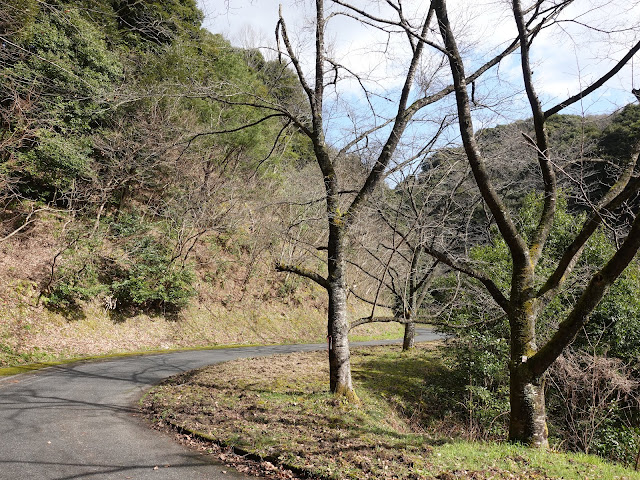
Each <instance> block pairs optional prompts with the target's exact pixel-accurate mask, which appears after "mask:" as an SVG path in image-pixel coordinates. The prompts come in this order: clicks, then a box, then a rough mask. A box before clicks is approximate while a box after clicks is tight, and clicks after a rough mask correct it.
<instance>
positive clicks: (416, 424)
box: [143, 345, 640, 480]
mask: <svg viewBox="0 0 640 480" xmlns="http://www.w3.org/2000/svg"><path fill="white" fill-rule="evenodd" d="M397 350H398V348H397V347H374V348H366V349H356V350H355V351H354V352H353V357H352V361H353V367H354V379H355V381H356V385H357V391H358V394H359V396H360V399H361V404H359V405H352V404H347V403H344V402H342V401H340V400H339V399H337V398H336V397H334V396H333V395H331V394H329V393H328V391H327V387H326V378H327V376H328V369H327V365H326V363H327V362H326V352H317V353H311V354H309V353H297V354H291V355H282V356H275V357H269V358H266V359H265V358H254V359H243V360H237V361H234V362H229V363H225V364H219V365H214V366H211V367H208V368H204V369H201V370H196V371H192V372H187V373H184V374H182V375H179V376H176V377H173V378H171V379H169V380H167V381H166V382H164V384H163V385H161V386H159V387H156V388H154V389H152V391H151V392H149V393H148V394H147V395H146V396H145V398H144V399H143V406H144V409H145V410H146V412H147V413H148V414H149V416H150V417H151V418H153V420H154V423H155V425H156V426H157V427H158V428H173V429H174V430H175V429H177V430H179V431H180V432H182V434H181V437H182V439H183V440H185V441H187V443H191V444H195V445H197V446H199V448H200V449H201V450H204V451H209V452H210V453H212V454H215V455H216V456H218V457H219V458H220V459H222V460H223V461H225V462H228V463H229V464H231V465H235V466H240V469H241V470H242V471H247V472H254V473H256V474H264V473H265V468H266V471H267V472H274V471H275V470H277V471H279V472H280V473H279V474H278V475H279V478H292V477H293V476H294V474H293V473H291V471H292V470H293V471H294V472H297V473H298V474H299V475H301V474H305V475H310V476H311V477H313V478H322V479H324V478H336V479H338V478H339V479H344V478H358V479H368V478H389V479H391V478H393V479H431V478H437V479H442V480H445V479H456V478H472V479H485V480H486V479H511V478H518V479H555V478H565V479H574V478H575V479H578V478H579V479H585V478H599V479H605V478H611V479H613V478H618V479H622V478H628V479H636V478H640V475H639V474H637V473H634V472H631V471H628V470H625V469H623V468H621V467H616V466H612V465H610V464H606V463H604V462H603V461H602V460H599V459H597V458H596V457H587V456H580V455H571V456H566V455H562V454H556V453H549V452H543V451H535V450H530V449H526V448H523V447H518V446H513V445H498V444H493V443H485V444H479V443H466V442H464V441H462V437H463V436H464V433H465V432H464V429H465V426H464V424H463V423H460V422H459V421H457V420H456V419H455V418H454V416H452V415H451V414H450V413H447V412H448V411H449V410H450V407H451V406H452V404H454V403H455V402H462V401H464V399H463V398H462V397H460V398H458V397H457V396H456V395H457V393H456V390H455V389H451V388H449V387H450V386H449V385H446V382H447V380H449V381H451V380H450V379H451V378H452V375H451V373H452V372H450V371H448V370H447V368H446V367H445V366H444V365H443V364H442V362H441V360H440V357H439V354H438V351H437V349H436V348H434V345H422V346H421V347H420V348H418V349H416V350H414V351H413V352H405V353H401V352H399V351H397ZM430 387H436V388H430ZM438 387H445V389H447V391H449V392H450V393H449V394H448V395H442V394H440V395H438V393H437V392H438V391H440V392H442V391H444V390H439V389H438ZM231 447H232V448H231ZM233 449H235V451H236V453H240V454H242V455H247V456H248V457H250V458H253V459H256V460H257V461H255V462H249V463H247V462H246V461H241V459H240V457H238V456H237V455H234V454H233V453H232V451H233ZM274 464H275V465H279V466H280V469H275V467H274ZM273 475H274V476H275V477H278V475H276V474H275V473H274V474H273Z"/></svg>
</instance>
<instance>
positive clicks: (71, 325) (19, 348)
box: [0, 217, 400, 366]
mask: <svg viewBox="0 0 640 480" xmlns="http://www.w3.org/2000/svg"><path fill="white" fill-rule="evenodd" d="M61 221H62V220H61V219H60V218H57V217H51V218H48V219H47V218H41V220H40V221H38V222H36V223H34V224H33V228H31V229H26V230H25V231H22V232H20V233H19V234H17V235H15V236H13V237H12V238H10V239H8V240H7V241H4V242H0V366H8V365H18V364H24V363H29V362H34V361H49V360H54V359H60V358H70V357H76V356H86V355H102V354H108V353H116V352H132V351H144V350H150V349H167V348H185V347H197V346H213V345H231V344H268V343H300V342H324V339H325V337H326V306H325V303H326V300H325V294H324V292H323V291H322V290H321V289H319V288H314V287H313V286H311V285H309V283H308V282H305V281H303V280H300V279H297V278H293V277H285V276H284V275H281V274H277V273H275V272H274V271H273V267H272V263H271V259H270V258H269V256H268V255H267V254H264V253H263V254H261V255H260V256H255V255H252V253H251V248H250V245H247V243H246V236H242V235H237V236H226V237H223V238H210V239H205V240H203V241H202V242H201V243H199V244H198V245H197V248H196V249H195V252H194V255H193V257H194V263H195V266H196V268H195V271H196V275H197V280H196V285H195V288H196V290H197V292H198V295H197V296H196V297H194V298H193V299H192V300H191V303H190V305H189V306H188V307H187V308H186V309H184V310H182V311H181V312H179V313H178V314H177V315H173V316H163V315H157V316H153V315H150V314H135V315H126V312H124V313H123V312H118V311H109V310H107V309H105V305H104V299H102V298H96V299H94V300H93V301H90V302H85V303H82V304H81V307H82V308H81V309H79V310H77V311H53V310H50V309H47V308H46V307H45V306H44V304H43V301H42V299H41V298H39V295H40V291H41V289H42V286H43V285H44V284H46V282H47V279H48V278H49V275H50V273H49V272H50V271H51V263H52V260H53V258H54V257H55V255H56V253H57V251H59V248H60V246H59V242H58V239H57V238H56V234H55V233H54V232H56V231H58V229H59V226H60V225H59V223H60V222H61ZM356 309H357V307H356ZM359 313H360V312H358V311H357V310H354V311H352V315H353V316H356V315H358V314H359ZM399 332H400V329H399V327H398V326H395V325H391V326H390V325H373V326H363V327H359V328H358V330H357V334H358V335H359V336H360V337H371V336H374V337H388V336H394V335H395V336H396V337H397V336H399V335H400V333H399Z"/></svg>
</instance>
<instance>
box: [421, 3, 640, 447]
mask: <svg viewBox="0 0 640 480" xmlns="http://www.w3.org/2000/svg"><path fill="white" fill-rule="evenodd" d="M433 4H434V5H435V12H436V16H437V19H438V23H439V28H440V33H441V36H442V39H443V43H444V46H445V49H446V53H447V56H448V60H449V66H450V70H451V74H452V77H453V82H454V85H455V95H456V104H457V110H458V123H459V130H460V133H461V137H462V142H463V145H464V149H465V153H466V157H467V160H468V162H469V165H470V167H471V169H472V172H473V175H474V178H475V181H476V184H477V186H478V188H479V190H480V193H481V195H482V197H483V200H484V201H485V203H486V205H487V207H488V208H489V210H490V211H491V214H492V216H493V220H494V221H495V223H496V225H497V227H498V230H499V232H500V235H501V236H502V238H503V239H504V240H505V243H506V245H507V247H508V248H509V252H510V255H511V261H512V276H511V285H510V287H511V288H510V292H509V293H508V294H504V293H503V292H502V291H501V290H500V289H499V288H498V287H497V285H496V283H494V281H493V280H492V279H491V278H489V277H488V276H487V275H486V274H484V273H483V272H480V271H477V270H475V269H474V268H473V266H471V265H470V264H469V263H465V262H464V261H461V260H458V259H454V258H452V257H451V256H450V255H448V254H447V252H443V251H436V250H431V251H430V252H429V253H431V254H432V255H434V256H435V257H436V258H438V259H440V260H441V261H443V262H444V263H446V264H447V265H449V266H450V267H452V268H454V269H456V270H458V271H460V272H463V273H465V274H467V275H470V276H472V277H474V278H476V279H477V280H479V281H480V282H481V283H482V284H483V285H484V286H485V287H486V289H487V290H488V291H489V293H490V294H491V296H492V297H493V299H494V300H495V301H496V303H497V304H498V305H499V306H500V307H501V308H502V309H503V310H504V312H505V313H506V315H507V317H508V319H509V326H510V339H511V345H510V349H511V353H510V365H509V371H510V407H511V416H510V423H509V439H510V440H511V441H514V442H519V443H524V444H527V445H531V446H537V447H546V446H548V440H547V435H548V433H547V425H546V415H545V399H544V376H545V372H546V371H547V369H548V368H549V366H550V365H551V364H552V363H553V362H554V361H555V360H556V359H557V358H558V356H559V355H560V354H561V353H562V351H563V350H564V349H565V348H566V347H567V346H568V345H569V344H570V343H571V342H572V341H573V340H574V338H575V336H576V335H577V333H578V331H579V330H580V328H582V326H583V325H584V323H585V322H586V321H587V319H588V317H589V314H590V313H591V312H592V311H593V309H594V308H595V307H596V306H597V305H598V303H599V301H600V300H601V299H602V297H603V296H604V294H605V292H606V290H607V288H608V287H609V286H610V285H611V284H612V283H613V282H614V281H615V280H616V278H618V276H619V275H620V274H621V273H622V271H623V270H624V269H625V268H626V267H627V266H628V264H629V262H631V260H632V259H633V256H634V255H635V254H636V253H637V252H638V248H639V247H640V214H639V213H640V212H638V208H637V205H636V206H635V207H633V206H629V208H631V209H632V210H633V211H634V215H635V220H634V221H633V224H632V225H631V228H630V229H629V232H628V235H627V237H626V239H625V240H624V242H623V243H622V245H620V246H619V248H618V250H617V252H616V253H615V254H614V255H613V256H612V257H611V258H610V259H609V261H608V262H607V263H606V265H604V267H603V268H602V269H601V270H600V271H599V272H597V273H595V274H594V275H593V276H592V277H591V279H590V281H589V284H588V286H587V287H586V289H585V290H584V292H583V294H582V295H581V297H580V298H579V299H578V300H577V301H576V302H575V304H574V305H573V308H572V310H571V312H570V313H569V315H568V316H567V317H566V318H565V319H564V320H563V321H562V322H561V323H560V325H559V327H558V328H557V330H556V331H555V332H554V333H553V335H552V336H551V339H550V340H548V341H547V342H546V343H545V344H544V345H542V346H541V347H540V348H538V346H537V342H536V321H537V315H538V312H539V311H540V309H541V308H544V306H545V305H546V304H547V302H549V301H550V300H551V299H552V298H553V297H554V296H555V295H556V294H557V293H558V291H559V289H560V288H561V286H562V285H563V284H564V282H565V280H566V279H567V277H568V276H569V274H570V273H571V271H572V269H573V267H574V266H575V264H576V262H577V261H578V259H579V257H580V255H581V254H582V251H583V249H584V246H585V244H586V242H587V240H588V239H589V238H590V237H591V236H592V235H593V233H594V232H595V231H596V230H597V228H598V227H599V226H600V225H602V222H603V221H604V220H603V219H604V218H607V216H610V215H611V214H612V213H613V212H614V210H615V209H617V208H619V207H620V206H621V205H623V204H624V203H625V201H626V200H628V199H630V198H631V197H633V196H634V195H635V194H637V192H638V191H639V188H640V179H639V178H638V177H634V176H633V172H634V169H635V168H636V164H637V163H638V155H639V154H640V141H639V142H638V143H637V144H636V148H635V150H634V152H633V154H632V155H631V157H630V158H628V159H626V160H625V159H621V164H623V165H624V168H623V171H622V172H621V174H620V176H619V179H618V181H617V183H616V184H615V185H613V186H612V187H611V189H610V190H609V192H608V193H607V194H606V195H604V197H603V198H602V199H601V201H600V202H599V203H598V205H595V206H594V207H593V210H592V213H591V215H590V216H589V217H588V219H587V220H586V221H585V223H584V224H583V226H582V229H581V230H580V232H578V234H577V235H576V236H575V239H574V241H573V242H572V243H571V245H569V247H567V249H566V250H565V252H564V253H563V254H562V256H561V258H560V259H559V260H558V262H557V266H556V268H555V270H554V272H553V273H552V274H551V275H550V276H549V277H548V279H547V280H546V282H545V283H544V284H543V286H542V287H541V288H537V287H536V282H535V276H536V267H537V264H538V261H539V260H540V257H541V254H542V250H543V248H544V246H545V243H546V241H547V238H548V236H549V233H550V231H551V227H552V224H553V219H554V216H555V212H556V201H557V186H556V174H555V170H554V165H553V163H552V162H551V159H550V157H551V152H550V149H549V145H548V139H547V132H546V128H545V122H546V120H547V118H548V117H549V116H551V115H553V114H556V113H558V112H560V111H562V109H564V108H565V107H567V106H568V105H571V104H572V103H574V102H576V101H578V100H579V99H581V98H582V97H583V96H584V95H586V94H588V93H590V92H592V91H594V90H595V89H597V88H599V87H600V86H602V84H603V83H604V82H605V81H606V80H607V79H609V78H611V77H612V76H613V75H614V74H615V73H617V72H618V71H619V70H620V69H621V68H622V66H623V65H624V64H625V63H626V62H628V61H629V59H630V58H632V56H633V55H634V54H635V52H637V51H638V50H640V42H639V43H636V44H635V45H634V46H633V47H632V48H631V49H630V50H629V53H628V54H627V55H625V57H624V58H623V59H622V60H621V61H620V62H618V63H617V64H616V65H615V66H614V68H612V69H611V70H610V71H609V72H607V73H605V74H604V75H602V77H601V78H599V79H598V80H596V81H595V82H594V83H593V84H592V85H590V86H589V87H587V88H585V89H584V90H583V91H582V92H581V93H580V94H578V95H574V96H572V97H570V98H569V99H567V100H565V101H563V102H561V103H559V104H558V105H556V106H555V107H553V108H551V109H549V110H547V111H546V112H545V111H543V110H542V107H541V104H540V102H539V100H538V97H537V94H536V91H535V88H534V83H533V76H532V72H531V67H530V65H529V50H530V47H531V44H532V42H533V40H534V39H535V37H536V36H537V34H538V32H539V31H540V30H541V29H542V28H545V27H547V26H548V25H549V23H550V22H552V21H554V19H555V17H556V16H557V15H559V14H560V13H561V12H562V10H563V9H564V8H565V7H566V5H567V3H563V4H559V5H557V6H556V7H552V8H551V10H553V11H545V13H544V15H540V12H539V11H538V10H529V11H528V12H527V15H528V18H525V13H523V11H522V9H521V6H520V1H519V0H513V1H512V8H513V14H514V18H515V22H516V25H517V27H518V37H517V41H518V43H519V46H520V59H521V74H522V80H523V83H524V85H525V90H526V93H527V98H528V100H529V105H530V108H531V113H532V116H533V123H534V130H535V138H530V137H526V138H527V141H528V142H529V143H530V144H531V146H532V147H533V148H534V151H535V155H536V157H537V163H538V166H539V168H540V172H541V174H542V180H543V183H544V197H543V198H544V203H543V208H542V212H541V213H540V217H539V220H538V225H537V228H536V229H535V231H534V233H533V235H532V236H531V238H530V239H529V240H528V241H525V239H524V237H523V235H522V234H521V233H520V232H519V230H518V228H517V225H516V224H515V222H514V219H513V217H512V216H511V215H510V213H509V211H508V209H507V208H506V206H505V204H504V203H503V201H502V199H501V198H500V196H499V195H498V193H497V191H496V189H495V188H494V186H493V183H492V180H491V178H490V176H489V171H488V169H487V167H486V165H485V160H484V158H483V156H482V154H481V152H480V149H479V147H478V144H477V141H476V137H475V133H474V129H473V121H472V116H471V108H470V99H469V94H468V91H467V80H466V78H465V73H464V62H463V59H462V56H461V54H460V52H459V50H458V46H457V41H456V39H455V36H454V33H453V31H452V28H451V24H450V22H449V19H448V14H447V8H446V0H434V3H433ZM636 135H637V139H638V140H640V132H636Z"/></svg>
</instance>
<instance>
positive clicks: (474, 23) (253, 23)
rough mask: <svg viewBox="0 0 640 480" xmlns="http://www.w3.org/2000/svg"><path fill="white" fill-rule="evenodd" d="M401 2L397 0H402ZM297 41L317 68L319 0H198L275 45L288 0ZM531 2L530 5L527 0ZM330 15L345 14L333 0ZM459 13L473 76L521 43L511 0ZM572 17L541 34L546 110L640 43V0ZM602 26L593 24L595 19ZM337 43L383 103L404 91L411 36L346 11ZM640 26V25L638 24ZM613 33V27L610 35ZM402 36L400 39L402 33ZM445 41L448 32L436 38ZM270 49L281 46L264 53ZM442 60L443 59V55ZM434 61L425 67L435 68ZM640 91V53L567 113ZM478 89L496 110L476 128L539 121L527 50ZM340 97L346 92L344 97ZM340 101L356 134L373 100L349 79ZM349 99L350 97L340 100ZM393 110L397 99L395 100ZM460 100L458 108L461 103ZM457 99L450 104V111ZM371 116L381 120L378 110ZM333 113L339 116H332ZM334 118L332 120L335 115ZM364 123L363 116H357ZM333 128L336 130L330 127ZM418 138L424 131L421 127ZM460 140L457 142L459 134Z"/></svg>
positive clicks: (610, 0)
mask: <svg viewBox="0 0 640 480" xmlns="http://www.w3.org/2000/svg"><path fill="white" fill-rule="evenodd" d="M396 1H397V0H396ZM352 2H353V3H355V4H357V5H359V6H362V7H363V8H366V11H367V12H369V13H371V14H375V15H378V16H386V15H389V14H390V13H391V10H389V9H388V8H386V9H385V5H386V3H387V2H385V1H383V0H352ZM280 3H282V10H283V16H284V18H285V21H286V22H287V28H288V31H289V32H290V33H291V36H292V37H293V39H294V40H293V41H294V42H295V46H296V47H295V48H296V50H297V52H298V53H299V55H300V57H301V60H302V62H303V64H304V68H305V70H306V72H309V73H310V72H312V71H313V69H312V67H313V58H312V55H313V46H314V45H313V38H314V37H313V23H312V21H311V20H312V19H313V14H314V12H313V5H312V3H313V2H310V1H309V0H198V4H199V6H200V8H201V9H202V10H203V11H204V13H205V21H204V26H205V28H208V29H209V30H210V31H212V32H214V33H222V34H223V35H224V36H225V37H226V38H227V39H228V40H230V41H231V43H232V44H234V45H236V46H241V47H261V46H270V47H271V48H273V46H274V38H275V35H274V30H275V26H276V23H277V19H278V6H279V4H280ZM402 3H403V5H404V6H405V13H406V15H407V17H409V18H411V16H412V14H413V13H416V15H417V17H416V18H419V17H421V14H422V15H423V14H424V12H425V11H426V9H427V8H428V5H429V2H428V1H427V0H403V2H402ZM523 3H524V4H525V6H526V4H527V1H526V0H523ZM326 5H327V7H326V9H327V14H328V13H331V12H334V11H336V10H335V9H333V7H331V2H330V1H327V2H326ZM447 5H448V9H449V17H450V19H451V21H452V23H453V27H454V31H456V32H460V33H461V35H460V36H459V38H460V39H463V41H462V42H461V48H462V49H464V51H465V52H466V55H467V56H468V57H467V58H471V59H472V60H469V61H468V63H466V65H465V66H466V68H467V72H469V71H471V70H472V67H474V66H476V67H477V66H478V65H480V64H481V62H482V59H487V58H490V57H491V56H492V55H493V54H495V53H496V52H497V51H499V50H500V49H502V48H504V46H505V45H506V44H507V43H508V42H509V40H510V39H512V38H513V37H514V36H515V34H516V26H515V22H514V20H513V16H512V13H511V10H510V8H511V7H510V5H511V1H509V0H475V1H470V0H449V1H448V2H447ZM561 19H562V22H560V23H558V24H557V26H555V27H554V28H553V29H548V30H544V31H543V32H541V33H540V34H539V36H538V37H537V38H536V39H535V42H534V47H533V49H532V65H533V71H534V81H535V85H536V89H537V93H538V95H539V97H540V99H541V101H542V103H543V108H544V107H551V106H553V105H555V104H557V103H558V102H560V101H562V100H564V99H566V98H567V97H569V96H570V95H573V94H575V93H577V92H579V91H580V90H581V89H582V88H584V87H585V86H586V85H589V84H590V83H591V82H592V80H593V79H594V78H597V77H598V76H599V75H600V74H602V73H603V72H606V71H607V70H609V69H610V68H611V67H612V66H613V65H614V64H615V63H616V62H617V61H618V60H619V59H620V58H621V57H622V56H623V55H624V54H625V53H626V51H627V49H628V47H629V45H630V44H632V43H635V42H637V41H639V40H640V22H639V20H640V0H577V1H576V2H575V3H574V4H573V6H571V7H569V8H568V9H567V10H565V12H563V16H562V17H561ZM587 24H588V25H590V26H591V27H592V28H585V25H587ZM330 25H331V28H330V31H329V34H328V42H327V43H328V44H329V45H330V48H331V53H332V56H333V58H335V59H337V60H338V61H339V62H341V63H343V64H346V65H348V66H349V68H350V69H351V70H352V71H354V72H359V73H361V74H365V75H366V76H367V79H368V86H369V87H370V88H371V89H372V90H373V91H374V92H377V93H379V96H378V97H375V98H374V99H373V104H374V106H375V107H376V108H383V107H384V106H385V102H386V100H385V99H386V98H387V97H391V96H393V93H394V92H395V93H397V92H398V91H399V88H400V87H401V84H402V80H403V73H404V72H405V71H406V61H405V60H406V58H407V55H406V54H407V52H409V49H408V47H407V44H406V41H405V40H404V39H399V40H398V41H395V40H393V39H392V40H391V41H390V42H388V41H387V40H388V37H387V36H386V35H382V36H381V32H380V31H379V30H377V29H374V28H371V27H366V26H363V25H362V24H361V23H359V22H357V21H355V20H353V19H350V18H346V17H344V16H336V17H334V18H332V20H331V24H330ZM634 29H635V30H634ZM604 30H609V31H613V33H609V34H604V33H603V31H604ZM392 38H393V37H392ZM432 38H434V39H438V40H439V37H438V35H436V34H435V33H434V34H432ZM264 52H265V55H267V56H268V55H272V51H271V52H269V50H264ZM433 59H434V60H433V61H434V62H435V59H437V57H435V56H434V57H433ZM429 67H430V65H429V58H428V59H427V61H426V62H425V64H424V69H425V71H428V69H429ZM449 75H450V74H449V73H448V72H446V71H445V72H444V73H443V76H442V77H439V78H436V79H435V80H434V81H435V82H436V83H437V82H441V84H442V85H444V84H445V83H446V84H448V83H449V82H450V77H449ZM632 86H634V87H635V88H640V54H637V55H636V57H635V58H634V61H633V63H632V65H629V66H627V67H625V68H624V69H623V71H621V72H620V73H619V74H618V75H617V76H616V77H615V78H614V79H612V80H611V81H610V82H608V84H607V85H606V88H603V89H600V90H599V91H598V92H597V93H595V94H592V95H590V96H589V97H587V98H586V99H584V100H583V101H581V102H579V103H577V104H575V105H574V106H573V107H571V108H570V109H568V110H565V111H563V113H573V114H608V113H611V112H613V111H615V110H616V109H619V108H621V107H622V106H624V105H625V104H627V103H630V102H632V101H635V98H634V97H633V95H632V94H631V87H632ZM476 87H477V94H478V97H479V99H480V101H481V102H482V103H484V104H486V105H487V107H488V108H484V109H478V111H477V112H476V113H475V118H474V123H475V125H474V126H475V127H476V129H477V128H482V127H490V126H495V125H496V124H505V123H509V122H512V121H514V120H516V119H522V118H528V117H531V113H530V110H528V104H527V101H526V95H525V93H524V89H523V85H522V80H521V73H520V56H519V55H518V54H514V55H511V56H510V57H509V58H508V59H506V60H505V61H503V62H502V63H501V65H500V67H499V68H494V69H492V71H490V72H489V73H488V74H487V75H485V76H484V77H483V79H482V80H480V81H478V82H477V85H476ZM338 97H340V98H339V99H338ZM334 100H335V101H334V102H333V103H332V102H330V101H329V102H327V103H326V105H328V107H327V108H328V109H329V110H331V111H330V112H328V113H329V114H333V115H334V117H333V118H334V124H333V127H334V128H332V129H331V131H332V135H333V136H334V139H335V140H336V141H335V143H340V142H339V135H338V134H337V133H336V132H337V131H338V130H341V131H342V132H344V135H345V138H348V134H349V132H348V130H349V128H350V122H351V121H352V120H354V119H355V118H357V117H358V116H359V117H358V118H359V120H360V121H362V120H363V119H366V115H367V105H366V103H367V102H366V99H365V97H364V95H363V94H362V91H361V89H360V86H359V84H358V82H355V81H353V80H351V81H344V82H342V83H341V84H340V86H339V88H338V89H337V91H336V98H335V99H334ZM340 102H341V103H340ZM388 105H389V110H388V112H387V113H389V114H391V113H392V112H393V105H394V103H393V102H388ZM451 105H452V104H451V102H450V103H449V104H448V108H450V107H451ZM443 108H447V104H446V102H445V107H443ZM369 116H371V114H370V112H369ZM326 118H330V115H326ZM329 121H331V120H329ZM353 123H354V124H355V121H354V122H353ZM327 130H329V128H327ZM416 135H417V133H416ZM454 141H455V140H454Z"/></svg>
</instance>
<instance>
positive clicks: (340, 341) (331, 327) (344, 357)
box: [328, 282, 357, 401]
mask: <svg viewBox="0 0 640 480" xmlns="http://www.w3.org/2000/svg"><path fill="white" fill-rule="evenodd" d="M341 283H342V282H337V284H332V285H331V287H330V289H329V317H328V332H329V338H328V346H329V387H330V389H331V392H333V393H335V394H336V395H344V396H345V397H347V399H348V400H350V401H357V396H356V394H355V391H354V390H353V384H352V382H351V355H350V352H349V338H348V333H349V324H348V322H347V295H346V289H345V287H344V284H343V283H342V284H341Z"/></svg>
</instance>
